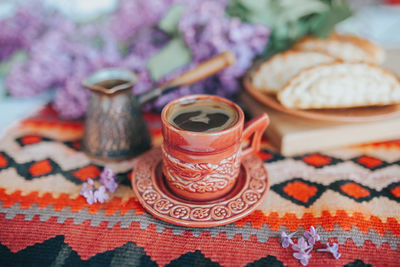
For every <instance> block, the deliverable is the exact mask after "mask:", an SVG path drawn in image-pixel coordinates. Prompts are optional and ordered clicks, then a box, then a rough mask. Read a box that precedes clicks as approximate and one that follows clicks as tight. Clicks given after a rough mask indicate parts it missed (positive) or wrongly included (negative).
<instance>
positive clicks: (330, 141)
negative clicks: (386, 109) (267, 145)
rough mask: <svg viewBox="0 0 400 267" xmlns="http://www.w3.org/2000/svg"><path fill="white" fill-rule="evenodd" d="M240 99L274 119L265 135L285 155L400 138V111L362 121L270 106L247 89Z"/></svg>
mask: <svg viewBox="0 0 400 267" xmlns="http://www.w3.org/2000/svg"><path fill="white" fill-rule="evenodd" d="M240 100H241V101H242V103H243V105H244V106H245V108H246V110H247V111H248V113H249V115H251V116H252V117H253V116H257V115H259V114H261V113H262V112H266V113H267V114H268V115H269V116H270V119H271V123H270V125H269V126H268V129H267V131H266V132H265V135H266V136H267V137H268V139H269V140H270V141H271V143H272V144H273V145H274V146H275V147H276V148H277V149H278V150H279V152H280V153H281V154H283V155H285V156H293V155H297V154H302V153H308V152H315V151H319V150H323V149H327V148H333V147H340V146H346V145H354V144H362V143H367V142H375V141H385V140H390V139H396V138H400V115H399V116H396V117H393V118H391V119H387V120H379V121H375V122H363V123H342V122H329V121H318V120H310V119H303V118H298V117H294V116H292V115H288V114H285V113H282V112H279V111H277V110H274V109H271V108H268V107H266V106H264V105H263V104H261V103H260V102H258V101H257V100H255V99H254V98H253V97H251V96H250V95H249V94H248V93H246V92H242V93H241V95H240Z"/></svg>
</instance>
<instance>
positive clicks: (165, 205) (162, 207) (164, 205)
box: [154, 199, 174, 213]
mask: <svg viewBox="0 0 400 267" xmlns="http://www.w3.org/2000/svg"><path fill="white" fill-rule="evenodd" d="M173 206H174V204H172V203H171V201H169V200H167V199H159V200H157V201H156V202H155V203H154V208H155V209H156V210H158V211H159V212H161V213H168V212H169V210H170V209H171V208H172V207H173Z"/></svg>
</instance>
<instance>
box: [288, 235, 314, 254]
mask: <svg viewBox="0 0 400 267" xmlns="http://www.w3.org/2000/svg"><path fill="white" fill-rule="evenodd" d="M309 248H311V246H310V245H308V243H307V241H306V240H305V239H304V238H303V237H300V238H299V239H298V240H297V244H294V245H293V246H292V249H293V250H295V251H299V252H305V251H306V250H307V249H309Z"/></svg>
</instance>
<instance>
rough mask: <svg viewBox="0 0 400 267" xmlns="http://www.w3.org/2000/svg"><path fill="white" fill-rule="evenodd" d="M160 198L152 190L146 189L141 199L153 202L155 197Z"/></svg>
mask: <svg viewBox="0 0 400 267" xmlns="http://www.w3.org/2000/svg"><path fill="white" fill-rule="evenodd" d="M159 198H160V195H159V194H158V193H157V192H156V191H153V190H148V191H146V192H144V193H143V199H144V200H146V202H147V203H151V204H152V203H154V202H155V201H156V200H157V199H159Z"/></svg>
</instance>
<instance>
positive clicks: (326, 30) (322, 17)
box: [311, 3, 351, 38]
mask: <svg viewBox="0 0 400 267" xmlns="http://www.w3.org/2000/svg"><path fill="white" fill-rule="evenodd" d="M350 15H351V9H350V7H349V6H348V5H346V4H340V3H339V4H334V5H333V6H332V8H331V9H330V10H329V11H327V12H324V13H321V14H319V15H318V17H316V18H315V19H314V20H313V21H312V24H311V32H312V34H313V35H315V36H317V37H321V38H326V37H328V36H329V34H330V33H331V32H332V31H333V29H334V28H335V25H336V24H337V23H338V22H340V21H342V20H344V19H346V18H348V17H350Z"/></svg>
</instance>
